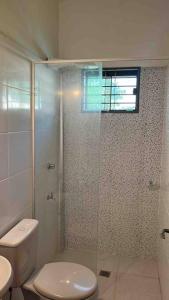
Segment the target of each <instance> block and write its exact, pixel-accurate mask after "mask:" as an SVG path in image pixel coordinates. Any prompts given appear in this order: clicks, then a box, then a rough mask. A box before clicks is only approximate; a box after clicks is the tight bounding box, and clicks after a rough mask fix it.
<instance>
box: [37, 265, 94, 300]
mask: <svg viewBox="0 0 169 300" xmlns="http://www.w3.org/2000/svg"><path fill="white" fill-rule="evenodd" d="M33 285H34V288H35V289H36V290H37V292H39V293H40V294H41V295H42V296H45V297H47V298H49V299H73V300H75V299H85V298H87V297H88V296H90V295H92V294H93V293H94V292H95V290H96V287H97V279H96V276H95V274H94V273H93V272H92V271H91V270H89V269H88V268H86V267H84V266H81V265H79V264H74V263H68V262H55V263H50V264H46V265H45V266H44V267H43V268H42V270H41V271H40V272H39V274H38V276H37V277H36V279H35V280H34V283H33Z"/></svg>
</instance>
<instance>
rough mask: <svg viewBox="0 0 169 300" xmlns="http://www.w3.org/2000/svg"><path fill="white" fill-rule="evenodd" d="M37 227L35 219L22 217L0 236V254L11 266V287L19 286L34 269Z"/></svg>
mask: <svg viewBox="0 0 169 300" xmlns="http://www.w3.org/2000/svg"><path fill="white" fill-rule="evenodd" d="M37 229H38V221H37V220H34V219H23V220H22V221H20V222H19V223H18V224H17V225H15V226H14V227H13V228H12V229H11V230H10V231H8V232H7V233H6V234H5V235H4V236H3V237H2V238H0V255H3V256H4V257H6V258H7V259H8V260H9V261H10V263H11V265H12V268H13V275H14V280H13V284H12V287H19V286H21V285H22V284H23V283H24V282H25V281H26V280H27V279H28V278H29V276H30V275H31V273H32V272H33V271H34V269H35V266H36V253H37Z"/></svg>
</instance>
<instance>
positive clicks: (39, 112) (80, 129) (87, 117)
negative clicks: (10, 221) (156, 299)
mask: <svg viewBox="0 0 169 300" xmlns="http://www.w3.org/2000/svg"><path fill="white" fill-rule="evenodd" d="M33 72H34V74H33V76H34V85H33V89H34V101H33V103H34V107H33V116H34V123H33V127H34V136H33V145H34V147H33V152H34V217H35V218H36V219H38V220H39V248H38V267H40V266H42V265H43V264H44V263H46V262H50V261H61V260H62V261H72V262H77V263H81V264H84V265H86V266H88V267H90V268H91V269H93V270H94V271H96V269H97V246H98V210H99V156H100V150H99V149H100V147H99V143H100V116H101V78H102V67H101V65H100V64H96V63H83V64H82V63H71V64H66V63H59V62H58V63H55V64H47V63H45V64H43V63H37V64H35V69H34V70H33ZM89 98H90V102H89V101H88V99H89Z"/></svg>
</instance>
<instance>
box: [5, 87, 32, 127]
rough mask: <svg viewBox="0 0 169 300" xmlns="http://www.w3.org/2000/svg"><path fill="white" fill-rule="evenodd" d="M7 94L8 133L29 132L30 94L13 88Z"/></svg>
mask: <svg viewBox="0 0 169 300" xmlns="http://www.w3.org/2000/svg"><path fill="white" fill-rule="evenodd" d="M7 94H8V131H9V132H15V131H29V130H31V110H30V94H29V93H26V92H24V91H20V90H17V89H14V88H8V89H7Z"/></svg>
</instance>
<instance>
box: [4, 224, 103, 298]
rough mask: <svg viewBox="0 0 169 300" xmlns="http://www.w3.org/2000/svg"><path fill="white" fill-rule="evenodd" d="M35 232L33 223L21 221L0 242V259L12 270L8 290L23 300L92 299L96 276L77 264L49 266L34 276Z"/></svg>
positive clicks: (35, 228) (67, 263)
mask: <svg viewBox="0 0 169 300" xmlns="http://www.w3.org/2000/svg"><path fill="white" fill-rule="evenodd" d="M37 229H38V221H37V220H34V219H23V220H22V221H20V222H19V223H18V224H17V225H15V226H14V227H13V228H12V229H11V230H10V231H8V232H7V233H6V234H5V235H4V236H3V237H2V238H1V239H0V255H3V256H5V257H6V258H7V259H8V260H9V261H10V263H11V265H12V268H13V273H14V279H13V283H12V287H14V288H18V287H19V288H21V289H22V292H23V294H24V299H25V300H33V299H43V300H49V299H51V300H59V299H62V300H82V299H95V295H96V291H97V279H96V276H95V274H94V273H93V272H92V271H91V270H90V269H88V268H86V267H84V266H82V265H80V264H75V263H69V262H52V263H48V264H45V265H44V266H43V267H42V268H41V270H40V271H38V272H35V266H36V250H37V232H38V230H37Z"/></svg>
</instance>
